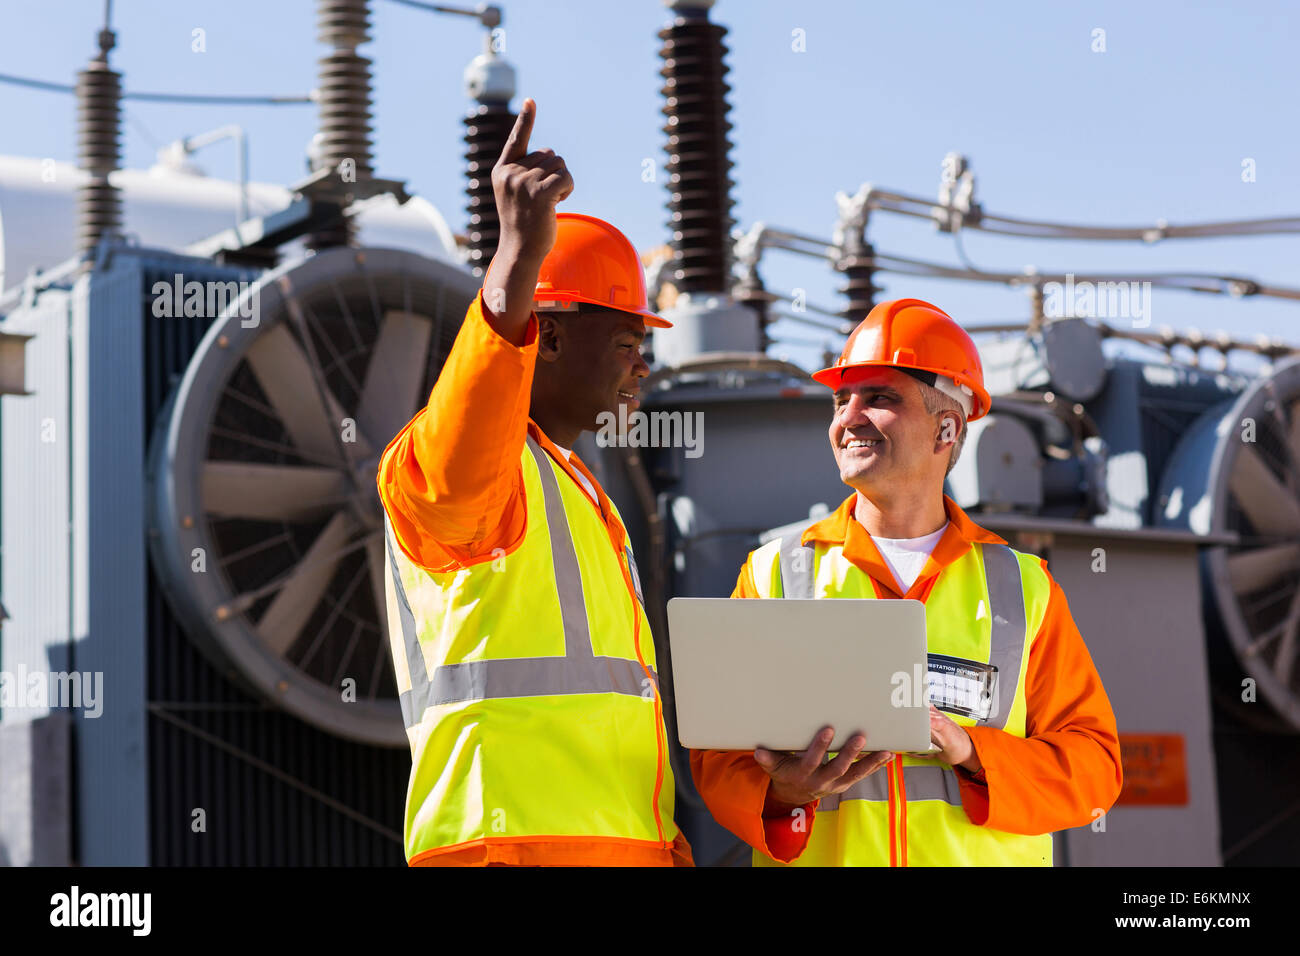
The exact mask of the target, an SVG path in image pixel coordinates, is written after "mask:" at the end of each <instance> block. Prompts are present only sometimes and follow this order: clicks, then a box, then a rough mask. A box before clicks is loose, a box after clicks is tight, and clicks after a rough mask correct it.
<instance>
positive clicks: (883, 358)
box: [813, 299, 991, 421]
mask: <svg viewBox="0 0 1300 956" xmlns="http://www.w3.org/2000/svg"><path fill="white" fill-rule="evenodd" d="M870 365H885V366H889V367H891V368H896V369H898V370H899V371H900V372H906V373H907V374H909V375H912V376H913V377H914V378H918V379H920V380H921V381H922V382H925V383H926V384H927V385H936V383H937V382H938V381H939V378H940V377H943V378H947V379H950V380H951V381H952V382H953V385H954V386H955V387H954V388H953V389H952V391H953V392H956V391H960V392H961V393H962V394H963V395H965V396H967V397H969V398H970V399H972V405H973V407H972V409H971V413H970V414H969V415H968V416H967V421H974V420H975V419H977V418H983V417H984V416H985V415H987V414H988V411H989V405H990V403H991V399H990V398H989V393H988V391H987V390H986V389H985V388H984V367H983V366H982V365H980V356H979V351H978V350H977V349H976V348H975V343H974V342H973V341H972V340H971V337H970V336H969V335H967V334H966V330H965V329H963V328H962V327H961V326H960V325H958V324H957V323H956V322H954V321H953V319H952V317H951V316H950V315H948V313H947V312H944V311H943V310H942V309H940V308H939V307H938V306H934V305H931V304H930V303H929V302H922V301H921V300H920V299H894V300H893V301H892V302H881V303H880V304H879V305H877V306H876V307H875V308H874V309H872V310H871V312H869V313H868V314H867V317H866V318H865V319H863V320H862V321H861V322H860V323H859V324H858V327H857V328H856V329H854V330H853V332H852V334H851V335H849V340H848V341H847V342H845V343H844V351H843V352H841V353H840V357H839V361H837V362H836V363H835V364H834V365H832V366H831V367H830V368H824V369H822V370H821V371H820V372H814V373H813V378H814V379H815V380H816V381H818V382H821V383H822V384H823V385H826V386H829V387H830V388H839V386H840V377H841V375H843V373H844V370H845V369H849V368H859V367H862V366H870ZM918 373H920V374H918ZM926 373H929V374H926ZM941 384H942V385H946V383H941ZM941 390H944V391H947V389H946V388H942V389H941Z"/></svg>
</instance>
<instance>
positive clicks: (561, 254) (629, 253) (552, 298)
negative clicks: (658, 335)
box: [533, 212, 673, 329]
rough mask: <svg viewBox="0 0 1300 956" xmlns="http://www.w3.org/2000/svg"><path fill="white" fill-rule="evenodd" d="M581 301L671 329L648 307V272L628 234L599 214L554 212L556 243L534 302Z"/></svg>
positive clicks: (554, 305) (568, 305) (543, 305)
mask: <svg viewBox="0 0 1300 956" xmlns="http://www.w3.org/2000/svg"><path fill="white" fill-rule="evenodd" d="M579 302H587V303H589V304H591V305H601V306H605V307H607V308H610V309H618V310H619V311H620V312H632V313H634V314H636V315H639V316H641V318H643V319H644V320H645V324H646V325H649V326H652V327H654V328H658V329H671V328H672V327H673V324H672V323H671V322H667V321H665V320H663V319H661V318H660V317H659V316H657V315H655V314H654V313H653V312H651V311H650V303H649V301H648V299H647V296H646V289H645V271H644V270H643V269H642V268H641V260H640V259H639V258H638V257H637V254H636V249H634V248H633V247H632V243H630V242H629V241H628V238H627V236H625V235H623V234H622V233H621V232H619V231H618V230H617V229H615V228H614V227H613V226H611V225H610V224H609V223H607V222H605V220H603V219H597V218H596V217H595V216H581V215H579V214H577V213H573V212H561V213H557V214H556V216H555V245H553V246H552V247H551V251H550V253H549V254H547V256H546V259H545V261H544V262H542V269H541V271H540V272H539V273H538V275H537V289H536V291H535V292H533V306H534V308H536V309H537V310H539V311H546V310H547V309H557V310H568V309H576V308H577V304H578V303H579Z"/></svg>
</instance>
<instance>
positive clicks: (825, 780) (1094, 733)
mask: <svg viewBox="0 0 1300 956" xmlns="http://www.w3.org/2000/svg"><path fill="white" fill-rule="evenodd" d="M813 378H814V379H816V380H817V381H818V382H820V383H822V384H823V385H826V386H828V387H829V388H831V389H832V391H833V394H834V410H833V413H832V417H831V422H830V428H829V436H830V443H831V451H832V453H833V454H834V455H835V461H836V463H837V464H838V465H839V469H840V478H841V479H842V480H843V481H844V483H845V484H846V485H848V486H850V487H851V488H852V489H853V494H852V495H850V496H849V497H848V498H847V499H845V501H844V503H843V504H842V505H840V507H839V509H838V510H837V511H836V512H835V513H834V514H833V515H831V516H829V517H827V518H825V519H824V520H822V521H819V522H818V523H816V524H814V525H813V526H811V527H810V528H807V529H806V530H805V531H804V532H803V533H802V534H801V535H793V536H789V537H787V538H784V539H781V540H777V541H772V542H770V543H768V544H767V545H764V546H763V547H761V548H759V549H758V550H757V551H753V552H751V553H750V555H749V558H748V560H747V561H746V562H745V566H744V568H743V569H742V570H741V573H740V579H739V581H738V582H737V584H736V590H735V592H734V593H733V594H732V597H737V598H780V597H784V596H787V595H789V596H791V597H813V598H877V599H891V598H893V599H897V598H907V599H913V600H918V601H922V602H924V603H925V605H926V632H927V635H926V640H927V649H928V651H929V657H930V674H931V676H932V677H935V676H938V677H942V678H944V679H945V681H944V682H943V683H941V684H940V685H939V688H944V690H938V688H936V689H932V691H931V708H930V735H931V740H932V741H933V744H934V746H935V747H937V748H938V752H937V753H934V754H933V755H932V756H929V757H922V756H915V755H910V754H893V753H888V752H870V751H867V750H866V747H867V744H868V741H869V734H870V728H869V727H867V728H861V729H862V730H863V731H865V733H866V734H867V735H868V736H867V737H864V736H863V735H862V734H858V735H855V736H854V737H852V738H850V739H849V741H848V745H847V746H846V749H845V750H844V751H842V752H841V753H839V754H838V755H836V756H835V757H834V759H831V760H827V759H826V757H827V752H826V751H827V747H828V746H829V744H830V742H831V740H832V739H833V734H834V728H829V727H828V728H824V729H823V730H822V731H821V732H820V733H819V734H818V735H817V737H815V738H814V739H813V741H812V742H811V743H810V744H809V746H808V748H807V749H806V750H805V751H803V752H802V753H798V754H779V753H773V752H770V751H766V750H762V749H759V750H756V751H754V752H752V753H751V752H732V751H694V752H692V754H691V770H692V773H693V775H694V778H695V782H696V786H697V787H698V789H699V791H700V794H701V796H703V798H704V800H705V802H706V803H707V804H708V806H709V809H710V810H711V811H712V813H713V816H714V818H715V819H717V821H718V822H719V823H721V824H722V825H723V826H725V827H727V828H728V829H730V830H731V831H732V832H733V833H735V834H737V835H738V836H739V837H741V838H742V839H743V840H745V841H746V842H747V843H749V844H750V845H751V846H752V847H754V864H755V865H756V866H773V865H779V864H792V865H811V866H831V865H860V866H871V865H879V866H884V865H889V866H909V865H911V866H954V865H984V866H988V865H1013V866H1049V865H1051V862H1052V838H1051V833H1052V831H1054V830H1060V829H1065V828H1067V827H1075V826H1081V825H1083V824H1088V823H1091V822H1093V820H1095V819H1096V818H1097V817H1098V816H1099V815H1100V814H1102V813H1104V812H1105V811H1107V810H1109V809H1110V807H1111V806H1112V805H1113V804H1114V802H1115V799H1116V798H1117V797H1118V795H1119V791H1120V785H1121V782H1122V774H1121V770H1120V755H1119V742H1118V735H1117V732H1116V727H1115V716H1114V713H1113V712H1112V710H1111V707H1110V701H1109V700H1108V699H1107V697H1106V692H1105V690H1104V689H1103V687H1102V684H1101V679H1100V677H1099V676H1098V674H1097V671H1096V668H1095V667H1094V666H1093V663H1092V659H1091V657H1090V656H1089V654H1088V650H1087V648H1086V647H1085V646H1084V643H1083V639H1082V638H1081V636H1080V635H1079V631H1078V629H1077V628H1076V627H1075V625H1074V621H1073V620H1072V619H1071V617H1070V610H1069V607H1068V605H1067V603H1066V599H1065V594H1064V592H1063V591H1062V590H1061V588H1060V586H1059V585H1058V584H1057V583H1056V582H1055V581H1054V580H1052V576H1051V574H1050V573H1049V572H1048V570H1047V564H1046V562H1045V561H1043V560H1041V559H1039V558H1037V557H1035V556H1033V555H1031V554H1022V553H1021V552H1018V551H1013V550H1012V549H1011V548H1009V547H1007V543H1006V542H1005V541H1004V540H1003V539H1002V538H1000V537H998V536H997V535H995V534H992V533H991V532H989V531H986V530H984V529H983V528H981V527H979V526H978V525H977V524H975V523H974V522H973V521H971V520H970V518H968V517H967V516H966V514H965V513H964V512H963V511H962V510H961V508H959V507H958V506H957V505H956V503H955V502H953V500H952V499H951V498H949V497H948V496H947V495H945V494H944V493H943V483H944V478H945V476H946V475H947V474H948V472H949V471H950V470H951V469H952V466H953V464H954V463H955V462H956V460H957V455H958V454H959V453H960V451H961V446H962V443H963V442H964V440H965V436H966V423H967V422H968V421H973V420H975V419H977V418H980V417H982V416H984V415H986V414H987V413H988V410H989V404H990V397H989V394H988V392H987V391H986V390H985V388H984V380H983V370H982V368H981V365H980V360H979V353H978V351H977V350H976V348H975V344H974V342H972V341H971V339H970V336H968V335H967V334H966V332H965V331H964V330H963V329H962V328H961V327H960V326H959V325H957V323H956V322H954V321H953V320H952V318H951V317H949V316H948V315H947V314H946V313H944V312H943V311H942V310H940V309H938V308H937V307H935V306H933V305H931V304H930V303H928V302H922V301H921V300H919V299H899V300H896V301H893V302H882V303H881V304H880V305H878V306H876V307H875V308H874V309H872V310H871V313H870V314H869V315H868V316H867V317H866V318H865V319H864V320H863V321H862V323H861V324H860V325H859V326H858V327H857V328H856V329H855V330H854V332H853V334H852V335H850V336H849V340H848V342H847V343H846V344H845V347H844V352H843V353H842V354H841V356H840V359H839V361H838V362H837V363H836V364H835V365H834V366H832V367H831V368H828V369H823V370H822V371H820V372H817V373H816V374H814V375H813ZM862 638H863V640H870V639H871V635H869V634H863V635H862ZM994 675H996V676H995V682H994ZM986 687H987V688H988V689H989V690H990V691H991V693H989V694H984V693H983V692H982V691H983V690H984V689H985V688H986ZM936 691H938V693H937V694H936ZM945 693H946V694H947V696H945ZM936 696H937V697H938V699H937V700H936ZM936 704H937V707H936V706H935V705H936ZM882 769H883V770H884V772H883V773H882V772H880V771H881V770H882Z"/></svg>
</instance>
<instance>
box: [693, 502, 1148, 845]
mask: <svg viewBox="0 0 1300 956" xmlns="http://www.w3.org/2000/svg"><path fill="white" fill-rule="evenodd" d="M856 498H857V495H856V493H854V494H852V495H850V496H849V497H848V498H847V499H846V500H845V501H844V503H843V504H841V505H840V507H839V508H838V509H837V510H836V511H835V513H834V514H832V515H829V516H828V517H826V518H824V519H823V520H821V521H819V522H817V523H816V524H814V525H812V526H811V527H810V528H808V529H806V530H805V531H804V533H803V535H802V543H803V544H804V545H805V546H809V547H812V546H814V543H815V542H818V541H820V542H824V543H826V544H827V545H842V546H843V548H844V551H843V555H844V557H845V558H846V559H847V560H849V561H850V562H852V563H853V565H855V566H856V567H857V568H858V569H859V570H861V571H863V572H864V573H866V574H867V575H868V576H869V577H870V578H871V581H872V587H873V588H874V590H875V594H876V597H877V598H908V599H914V600H918V601H922V602H924V601H925V600H926V598H927V597H928V596H929V594H930V591H931V590H933V588H934V585H935V582H936V581H937V580H938V579H939V576H940V575H941V574H942V573H943V571H944V568H946V567H947V566H948V565H950V564H952V563H953V562H954V561H956V560H957V559H958V558H960V557H962V556H963V555H965V554H966V552H967V551H968V550H969V549H970V548H971V547H973V546H974V545H977V544H979V543H981V542H991V543H994V544H1006V543H1007V542H1006V541H1005V540H1004V539H1002V538H1000V537H998V536H997V535H996V534H993V533H992V532H990V531H987V530H986V529H984V528H981V527H980V526H979V525H977V524H975V523H974V522H973V521H971V519H970V518H969V517H968V516H967V515H966V513H965V512H964V511H962V509H961V508H960V507H958V506H957V504H956V502H954V501H953V500H952V499H951V498H949V497H948V496H947V495H944V498H943V505H944V510H945V511H946V512H947V515H948V522H949V524H948V528H947V530H946V531H945V532H944V535H943V537H942V538H941V539H940V541H939V543H938V544H937V545H936V546H935V549H934V551H933V552H932V553H931V554H930V557H929V560H928V561H927V562H926V564H925V567H924V568H923V569H922V571H921V574H920V575H919V576H918V577H917V578H916V580H915V581H914V582H912V585H911V587H910V588H909V589H908V592H907V593H906V594H902V595H900V594H899V593H898V591H897V590H896V588H897V581H896V580H895V578H894V575H893V573H892V572H891V571H890V570H889V566H888V565H887V564H886V563H885V561H884V559H883V558H882V557H881V555H880V551H879V550H878V549H877V548H876V545H875V542H874V541H872V539H871V535H870V534H869V533H868V532H867V530H866V529H865V528H864V527H862V525H861V524H860V523H859V522H858V521H857V519H856V518H855V517H854V504H855V501H856ZM1042 567H1043V571H1044V573H1046V572H1047V563H1046V562H1045V561H1043V562H1042ZM1048 577H1049V579H1050V577H1051V575H1050V574H1049V575H1048ZM731 596H732V597H733V598H758V597H759V592H758V589H757V588H756V587H755V584H754V577H753V570H752V568H751V565H750V562H749V561H746V563H745V566H744V567H743V568H742V569H741V572H740V577H739V579H738V580H737V582H736V589H735V591H734V592H732V595H731ZM1025 698H1026V708H1027V713H1026V727H1025V730H1026V736H1025V737H1023V738H1021V737H1016V736H1014V735H1012V734H1009V733H1007V732H1005V731H1003V730H998V729H996V728H993V727H982V726H972V727H967V728H965V729H966V731H967V733H968V734H970V738H971V742H972V743H973V745H974V747H975V751H976V754H977V756H978V759H979V762H980V765H981V770H980V772H979V773H977V774H971V773H969V772H968V771H966V770H964V769H958V770H957V777H958V780H959V783H960V789H961V805H962V809H963V810H964V811H965V813H966V816H967V818H968V819H969V820H970V822H971V824H972V825H974V826H980V827H990V828H992V829H995V830H1004V831H1008V832H1010V833H1021V834H1031V835H1032V834H1042V833H1049V832H1052V831H1055V830H1062V829H1067V828H1069V827H1076V826H1081V825H1083V824H1087V823H1091V822H1092V820H1093V819H1094V817H1093V811H1094V808H1097V807H1102V808H1109V807H1110V806H1112V805H1113V804H1114V802H1115V800H1116V798H1117V797H1118V796H1119V791H1120V786H1121V784H1122V782H1123V774H1122V771H1121V768H1120V750H1119V736H1118V732H1117V730H1116V725H1115V715H1114V712H1113V711H1112V710H1111V706H1110V701H1109V699H1108V698H1107V696H1106V691H1105V689H1104V688H1103V687H1102V684H1101V678H1100V676H1099V675H1098V674H1097V669H1096V667H1095V666H1094V665H1093V663H1092V658H1091V656H1090V655H1089V654H1088V649H1087V647H1085V646H1084V643H1083V638H1082V637H1081V636H1080V634H1079V631H1078V628H1076V627H1075V624H1074V620H1073V619H1072V618H1071V616H1070V609H1069V606H1068V604H1067V603H1066V599H1065V592H1064V591H1062V590H1061V587H1060V585H1059V584H1057V583H1056V581H1055V580H1052V581H1051V595H1050V598H1049V600H1048V606H1047V613H1046V616H1045V618H1044V620H1043V623H1042V626H1041V628H1040V629H1039V632H1038V634H1037V636H1036V638H1035V640H1034V643H1033V645H1032V647H1031V649H1030V654H1029V663H1028V670H1027V673H1026V676H1025ZM899 761H901V758H898V757H896V758H895V762H899ZM691 773H692V776H693V777H694V780H695V785H696V788H697V789H698V790H699V792H700V796H702V797H703V798H704V801H705V803H706V804H707V805H708V807H709V810H710V811H711V812H712V814H713V817H714V819H716V820H717V821H718V823H720V824H722V826H724V827H726V828H727V829H728V830H730V831H731V832H732V833H735V834H736V835H737V836H738V837H740V838H741V839H742V840H744V841H745V842H746V843H748V844H749V845H750V846H752V847H754V848H755V849H757V850H759V851H761V852H762V853H764V854H766V855H767V856H768V857H770V858H771V859H773V860H777V861H779V862H782V863H788V862H791V861H793V860H795V859H797V858H798V856H799V855H800V854H801V853H802V852H803V850H804V847H805V846H806V845H807V842H808V838H809V835H810V834H811V832H812V828H813V826H814V825H815V813H816V808H817V805H818V803H819V801H814V802H812V803H810V804H808V805H807V806H806V807H805V811H806V812H807V815H806V817H804V818H802V819H801V820H800V823H799V825H797V826H796V824H795V823H794V821H793V820H792V817H791V815H790V814H788V813H782V814H780V816H779V817H776V818H773V819H764V817H763V807H764V804H765V802H766V799H767V790H768V785H769V782H770V778H769V777H768V775H767V773H766V772H765V771H764V770H763V768H762V767H760V766H759V765H758V764H757V763H756V762H755V761H754V756H753V752H752V751H715V750H703V751H699V750H696V751H692V752H691ZM876 773H878V774H884V773H885V770H884V769H881V770H878V771H876ZM909 838H910V839H912V840H924V839H925V835H924V834H923V833H915V832H913V833H910V834H909V833H907V832H903V833H902V834H901V840H902V842H903V845H904V846H905V845H906V842H907V840H908V839H909ZM898 858H899V859H900V860H905V859H906V852H905V850H904V851H903V852H901V853H900V854H899V855H898ZM979 862H980V861H978V860H972V861H971V863H973V864H976V865H978V863H979Z"/></svg>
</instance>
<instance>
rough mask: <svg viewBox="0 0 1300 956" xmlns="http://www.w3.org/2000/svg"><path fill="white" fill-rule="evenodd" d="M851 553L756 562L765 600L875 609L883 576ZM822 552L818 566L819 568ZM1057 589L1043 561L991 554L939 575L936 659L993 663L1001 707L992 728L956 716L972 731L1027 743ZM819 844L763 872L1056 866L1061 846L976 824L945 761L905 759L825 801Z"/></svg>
mask: <svg viewBox="0 0 1300 956" xmlns="http://www.w3.org/2000/svg"><path fill="white" fill-rule="evenodd" d="M843 552H844V549H843V547H842V546H841V545H829V546H828V545H826V544H825V543H824V542H816V547H815V548H808V547H803V546H801V544H800V536H799V535H798V534H794V535H787V536H785V537H783V538H780V539H777V540H774V541H769V542H768V543H767V544H765V545H764V546H763V547H761V548H759V549H758V550H757V551H754V552H753V553H752V554H751V555H750V561H751V569H752V571H753V575H754V585H755V587H756V588H757V589H758V593H759V596H760V597H764V598H780V597H791V598H875V597H876V592H875V589H874V588H873V587H872V583H871V577H870V576H869V575H868V574H866V573H865V572H864V571H862V570H861V569H860V568H859V567H858V566H857V565H855V564H853V562H851V561H849V560H848V559H847V558H845V557H844V553H843ZM810 553H811V557H812V560H811V561H809V560H808V557H809V555H810ZM1050 589H1051V582H1050V580H1049V578H1048V577H1047V575H1046V574H1045V573H1043V569H1042V566H1041V565H1040V563H1039V559H1038V558H1037V557H1035V556H1033V555H1031V554H1022V553H1021V552H1019V551H1014V550H1012V549H1011V548H1009V547H1007V546H1006V545H1001V544H991V543H981V544H976V545H973V546H972V547H970V548H969V549H968V550H967V552H966V554H964V555H963V556H962V557H961V558H959V559H957V560H956V561H954V562H953V563H952V564H950V565H948V566H947V567H945V568H944V569H943V570H942V571H941V572H939V577H938V580H937V581H935V583H934V587H933V589H932V590H931V592H930V595H929V597H928V598H927V599H926V603H925V619H926V644H927V650H928V651H929V653H931V654H944V655H948V656H951V657H958V658H962V659H964V660H970V661H978V662H980V663H983V664H992V665H993V666H994V667H996V668H997V669H998V675H997V684H996V690H995V693H994V697H995V706H994V707H993V710H992V714H991V715H990V716H989V717H988V718H986V719H976V718H973V717H967V716H964V715H961V714H948V715H947V716H949V717H951V718H952V719H953V720H954V721H956V722H957V723H958V724H961V725H963V726H967V727H969V726H972V725H976V724H979V725H982V726H988V727H996V728H998V729H1000V730H1004V731H1006V732H1007V733H1009V734H1014V735H1015V736H1017V737H1024V736H1025V671H1026V668H1027V666H1028V661H1029V650H1030V646H1031V644H1032V643H1033V640H1034V637H1035V635H1036V634H1037V633H1038V629H1039V626H1040V625H1041V624H1042V621H1043V617H1044V616H1045V615H1046V613H1047V600H1048V596H1049V592H1050ZM810 825H811V833H810V835H809V839H808V845H807V847H806V849H805V850H804V852H803V853H802V854H801V855H800V856H799V857H798V859H796V860H795V861H794V862H793V863H790V864H782V863H779V862H777V861H775V860H773V859H771V858H770V857H768V856H766V855H765V854H763V853H761V852H759V851H758V850H755V851H754V865H755V866H786V865H789V866H886V865H907V866H1000V865H1005V866H1051V865H1052V835H1051V834H1050V833H1045V834H1041V835H1037V836H1025V835H1023V834H1019V833H1008V832H1006V831H1002V830H990V829H988V828H987V827H982V826H976V825H975V824H973V823H971V822H970V819H969V818H968V817H967V816H966V812H965V811H964V810H963V809H962V806H961V792H960V786H959V783H958V780H957V774H956V772H955V771H954V770H953V769H952V767H950V766H949V765H947V764H944V763H940V762H939V761H936V760H933V759H931V760H924V759H916V758H913V757H908V756H904V757H903V759H902V772H901V773H900V772H899V771H898V760H895V761H894V762H892V763H890V764H888V765H887V767H886V768H885V769H883V770H878V771H876V772H875V773H873V774H871V776H869V777H867V778H865V779H864V780H861V781H859V782H858V783H856V784H855V785H854V786H853V787H851V788H850V789H848V790H846V791H844V792H843V793H840V794H834V795H831V796H829V797H823V798H822V799H821V802H820V803H819V804H818V806H817V809H816V811H815V815H814V818H813V820H812V821H811V824H810Z"/></svg>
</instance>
